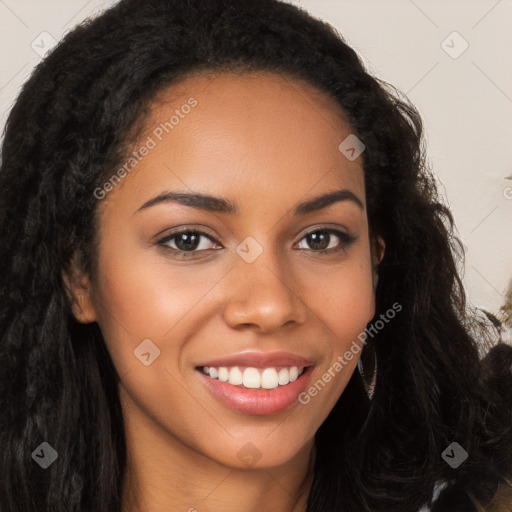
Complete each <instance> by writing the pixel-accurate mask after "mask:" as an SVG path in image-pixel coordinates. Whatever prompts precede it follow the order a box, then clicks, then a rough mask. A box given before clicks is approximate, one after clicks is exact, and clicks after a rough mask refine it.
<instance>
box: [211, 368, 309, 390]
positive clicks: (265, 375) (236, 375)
mask: <svg viewBox="0 0 512 512" xmlns="http://www.w3.org/2000/svg"><path fill="white" fill-rule="evenodd" d="M303 372H304V368H299V367H297V366H291V367H288V368H287V367H283V368H274V367H271V368H264V369H258V368H251V367H249V368H245V369H244V368H243V367H242V368H239V367H238V366H235V367H232V368H226V367H224V366H220V367H217V368H216V367H214V366H211V367H207V366H204V367H203V373H204V374H205V375H209V376H210V377H211V378H212V379H218V380H220V381H221V382H227V383H229V384H231V385H232V386H243V387H244V388H247V389H275V388H277V387H278V386H286V385H288V384H290V382H295V381H296V380H297V378H298V377H299V376H300V375H302V373H303Z"/></svg>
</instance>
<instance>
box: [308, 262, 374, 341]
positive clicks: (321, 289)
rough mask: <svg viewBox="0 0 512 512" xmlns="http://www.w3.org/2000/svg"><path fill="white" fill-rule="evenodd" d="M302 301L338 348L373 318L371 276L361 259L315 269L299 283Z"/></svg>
mask: <svg viewBox="0 0 512 512" xmlns="http://www.w3.org/2000/svg"><path fill="white" fill-rule="evenodd" d="M302 283H303V290H302V294H303V295H302V297H303V298H304V300H305V301H306V302H307V304H308V306H310V307H311V308H312V309H313V311H314V312H315V313H316V315H317V317H318V318H319V319H320V321H321V322H322V323H323V324H324V325H325V327H327V328H328V329H329V331H330V333H331V335H332V334H334V335H335V337H334V339H335V341H334V343H335V344H336V345H338V348H340V347H343V346H344V345H345V344H346V343H347V342H349V343H350V341H351V340H352V339H353V338H354V337H357V335H358V334H359V333H360V332H361V331H364V329H365V327H366V324H367V323H368V322H369V321H370V320H371V319H372V318H373V316H374V314H375V301H374V293H373V283H372V274H371V267H370V263H369V261H367V260H366V258H365V257H364V256H361V259H357V258H354V259H353V260H352V261H351V262H350V263H349V262H347V263H346V264H340V265H338V266H335V267H326V268H324V269H318V268H317V269H316V270H315V272H314V275H313V274H312V275H309V274H307V275H305V276H303V279H302Z"/></svg>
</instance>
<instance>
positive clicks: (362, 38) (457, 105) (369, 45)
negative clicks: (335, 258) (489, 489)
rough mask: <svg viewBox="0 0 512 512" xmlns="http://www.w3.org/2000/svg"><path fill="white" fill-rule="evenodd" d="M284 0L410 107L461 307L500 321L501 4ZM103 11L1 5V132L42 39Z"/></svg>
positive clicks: (507, 8)
mask: <svg viewBox="0 0 512 512" xmlns="http://www.w3.org/2000/svg"><path fill="white" fill-rule="evenodd" d="M290 2H291V3H294V4H296V5H299V6H302V7H304V8H305V9H307V10H308V11H310V12H311V13H312V14H313V15H316V16H318V17H321V18H323V19H324V20H326V21H328V22H330V23H332V24H333V25H334V26H335V27H336V28H337V29H338V30H339V31H340V32H341V34H342V35H343V36H344V37H345V39H346V40H347V42H348V43H349V44H350V45H351V46H353V47H354V48H355V49H356V51H357V52H358V53H359V54H360V55H361V56H362V57H363V59H364V61H365V62H366V63H367V64H368V66H369V68H370V71H371V72H372V73H373V74H374V75H376V76H378V77H379V78H382V79H384V80H386V81H387V82H389V83H391V84H393V85H394V86H396V87H398V88H399V89H400V90H401V91H403V92H404V93H406V94H407V95H408V97H409V98H410V99H411V101H412V102H413V103H414V104H415V105H416V107H417V108H418V109H419V111H420V113H421V115H422V116H423V120H424V122H425V128H426V140H427V147H428V155H429V162H430V164H431V166H432V168H433V169H434V172H435V173H436V175H437V176H438V178H439V181H440V187H441V188H440V191H441V193H442V194H443V196H444V197H445V198H446V200H447V202H448V204H449V206H450V207H451V209H452V212H453V214H454V217H455V222H456V225H457V228H458V235H459V236H460V238H461V239H462V241H463V243H464V245H465V247H466V251H467V256H466V262H465V273H464V282H465V286H466V290H467V293H468V298H469V301H470V304H472V305H474V306H477V307H482V308H484V309H487V310H488V311H491V312H493V313H495V314H497V315H499V308H500V306H501V305H502V304H503V302H504V295H505V291H506V288H507V283H508V282H509V280H510V279H511V277H512V223H511V219H512V215H511V214H512V180H511V179H509V180H507V179H506V178H507V177H512V166H511V160H512V158H511V151H510V146H511V141H512V67H511V64H510V61H511V59H510V56H511V55H512V51H511V50H512V1H511V0H509V1H506V0H477V1H475V0H473V1H469V0H458V1H456V0H414V1H413V0H386V1H384V0H380V1H379V0H290ZM113 3H115V2H114V1H106V2H102V1H100V0H89V1H87V0H51V1H41V0H0V128H1V129H2V131H3V127H4V124H5V121H6V119H7V115H8V112H9V109H10V108H11V106H12V104H13V102H14V100H15V98H16V96H17V94H18V92H19V89H20V86H21V85H22V83H23V82H24V81H25V80H26V79H27V78H28V77H29V75H30V73H31V71H32V68H33V67H34V66H35V65H36V64H37V63H38V62H39V61H40V59H41V57H40V55H39V54H40V53H43V54H44V49H45V48H46V47H48V46H49V44H50V39H49V37H50V36H51V37H53V38H54V39H56V40H59V39H60V38H61V37H62V36H63V35H64V34H65V33H66V32H68V31H69V30H71V29H72V28H73V27H74V26H75V25H76V24H78V23H80V22H81V21H82V20H83V19H85V18H86V17H89V16H93V15H94V14H96V13H98V12H99V11H101V10H103V9H106V8H108V7H109V6H110V5H112V4H113ZM43 32H47V33H48V34H50V36H47V35H44V34H43V35H41V34H42V33H43ZM453 32H457V33H458V34H459V35H457V34H455V35H453ZM443 41H445V42H444V43H443ZM466 44H467V45H468V48H467V49H466V50H465V51H464V52H463V53H461V54H460V55H459V53H460V52H461V50H462V49H464V47H465V45H466ZM445 50H446V51H445ZM447 51H448V52H450V53H451V54H452V56H450V55H449V53H447ZM454 57H456V58H454ZM0 193H1V191H0Z"/></svg>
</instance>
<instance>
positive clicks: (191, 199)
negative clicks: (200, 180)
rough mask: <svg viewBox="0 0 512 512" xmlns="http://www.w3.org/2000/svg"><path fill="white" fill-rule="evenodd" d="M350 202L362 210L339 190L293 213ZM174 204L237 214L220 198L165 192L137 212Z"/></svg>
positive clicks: (348, 193) (233, 205)
mask: <svg viewBox="0 0 512 512" xmlns="http://www.w3.org/2000/svg"><path fill="white" fill-rule="evenodd" d="M343 201H350V202H352V203H354V204H356V205H357V206H358V207H359V208H360V209H362V210H364V205H363V203H362V201H361V200H360V199H359V198H358V197H357V196H356V195H355V194H354V193H353V192H351V191H350V190H347V189H339V190H335V191H333V192H329V193H327V194H323V195H321V196H318V197H315V198H313V199H310V200H308V201H305V202H303V203H299V204H298V205H297V206H296V207H295V210H294V212H293V214H294V215H305V214H307V213H310V212H313V211H317V210H321V209H323V208H327V207H328V206H330V205H332V204H334V203H338V202H343ZM169 202H176V203H179V204H182V205H184V206H191V207H193V208H199V209H201V210H205V211H207V212H214V213H229V214H237V213H238V212H239V207H238V205H237V203H236V202H233V201H230V200H229V199H225V198H222V197H215V196H210V195H207V194H201V193H185V192H165V193H163V194H160V195H158V196H156V197H154V198H153V199H150V200H149V201H147V202H145V203H144V204H143V205H142V206H141V207H140V208H139V209H138V210H137V212H139V211H141V210H145V209H147V208H151V207H152V206H155V205H157V204H161V203H169Z"/></svg>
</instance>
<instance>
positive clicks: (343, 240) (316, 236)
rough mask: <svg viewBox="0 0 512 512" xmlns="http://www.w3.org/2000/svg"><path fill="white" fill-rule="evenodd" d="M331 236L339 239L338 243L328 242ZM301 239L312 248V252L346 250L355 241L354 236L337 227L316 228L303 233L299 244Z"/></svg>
mask: <svg viewBox="0 0 512 512" xmlns="http://www.w3.org/2000/svg"><path fill="white" fill-rule="evenodd" d="M333 236H334V237H335V238H337V239H338V240H339V242H338V244H336V243H335V244H334V245H332V244H331V243H330V242H331V241H332V238H333ZM302 240H304V241H306V242H307V243H308V245H309V246H310V247H312V248H313V251H314V252H317V253H320V254H321V253H326V252H336V251H340V250H346V249H347V248H348V246H349V245H351V244H352V242H354V241H355V237H353V236H352V235H349V234H348V233H344V232H343V231H339V230H337V229H317V230H315V231H310V232H309V233H307V234H306V235H304V237H303V238H302V239H301V241H300V242H299V245H300V243H301V242H302ZM326 244H327V245H326ZM301 248H302V247H301Z"/></svg>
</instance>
